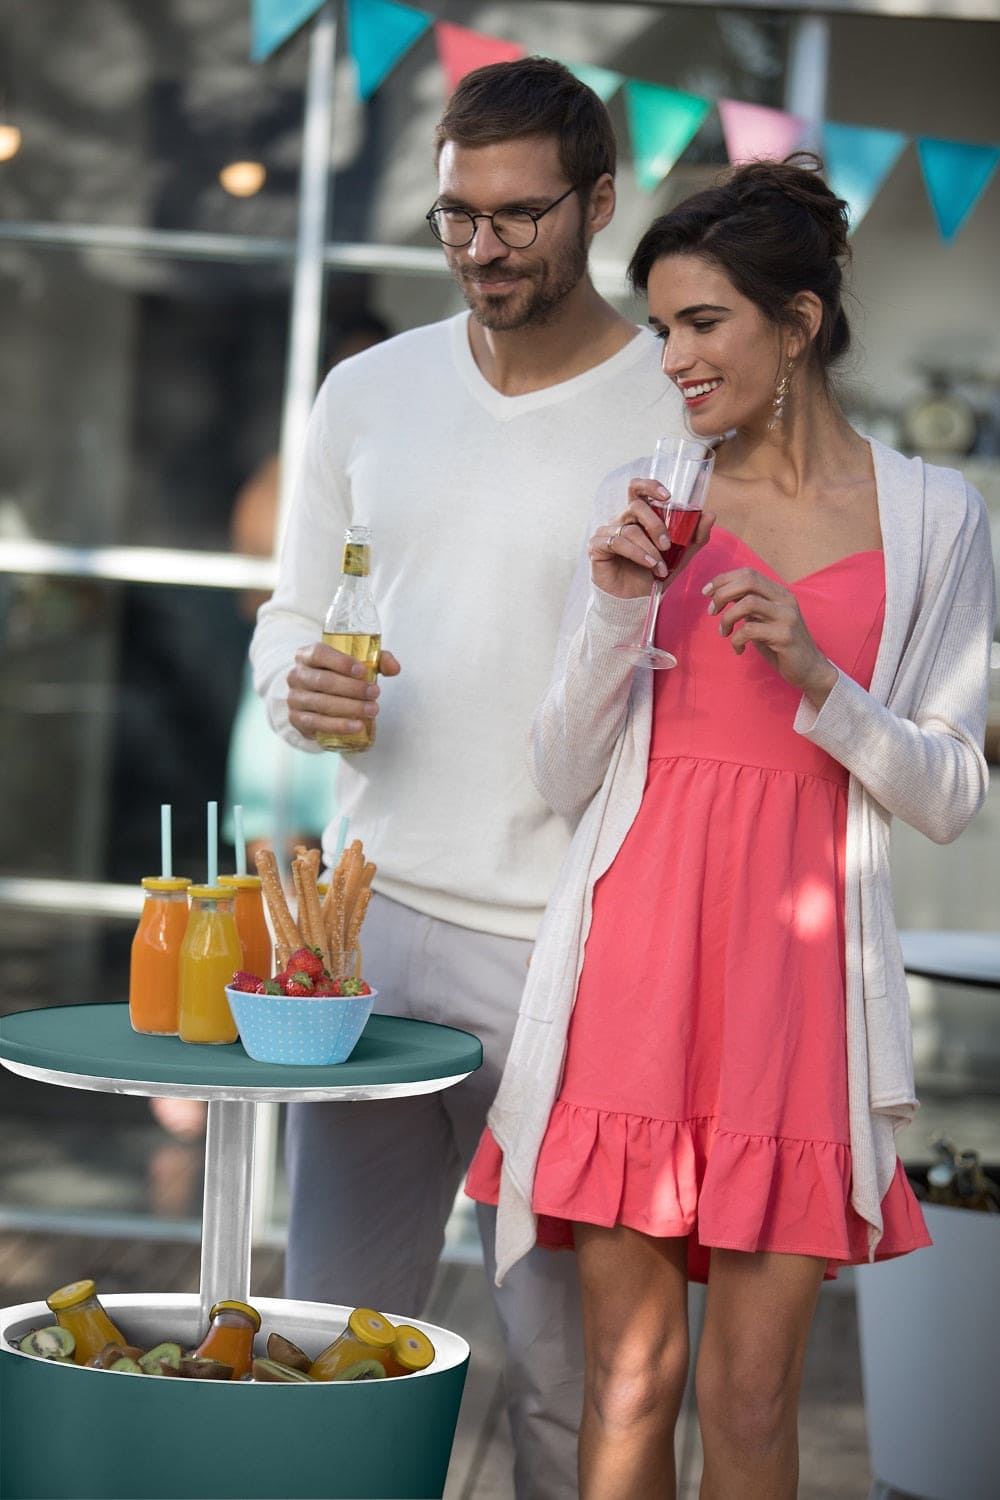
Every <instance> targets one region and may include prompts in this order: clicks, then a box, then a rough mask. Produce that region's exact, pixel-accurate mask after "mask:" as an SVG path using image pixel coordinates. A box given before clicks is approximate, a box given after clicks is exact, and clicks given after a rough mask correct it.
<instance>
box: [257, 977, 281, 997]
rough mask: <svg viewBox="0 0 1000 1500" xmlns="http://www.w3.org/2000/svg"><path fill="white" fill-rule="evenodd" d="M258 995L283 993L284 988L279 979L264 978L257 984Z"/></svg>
mask: <svg viewBox="0 0 1000 1500" xmlns="http://www.w3.org/2000/svg"><path fill="white" fill-rule="evenodd" d="M257 994H258V995H282V994H284V990H283V989H282V988H281V982H280V980H277V979H262V980H261V981H260V983H259V984H258V986H257Z"/></svg>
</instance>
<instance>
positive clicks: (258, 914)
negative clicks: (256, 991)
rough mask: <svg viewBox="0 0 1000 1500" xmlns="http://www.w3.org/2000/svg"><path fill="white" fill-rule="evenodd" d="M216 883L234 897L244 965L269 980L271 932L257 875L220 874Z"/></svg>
mask: <svg viewBox="0 0 1000 1500" xmlns="http://www.w3.org/2000/svg"><path fill="white" fill-rule="evenodd" d="M219 884H220V885H224V886H225V887H226V889H227V890H231V891H232V892H233V895H234V897H235V906H234V913H235V916H236V931H237V932H238V933H239V936H240V946H241V947H242V949H243V968H244V969H247V970H248V971H249V972H250V973H251V974H256V975H257V976H258V977H259V978H260V979H269V978H270V977H271V971H272V969H273V962H272V959H273V953H274V950H273V947H272V944H271V934H270V932H269V931H268V929H267V921H266V919H265V916H264V898H263V896H262V895H261V889H260V876H259V875H220V876H219Z"/></svg>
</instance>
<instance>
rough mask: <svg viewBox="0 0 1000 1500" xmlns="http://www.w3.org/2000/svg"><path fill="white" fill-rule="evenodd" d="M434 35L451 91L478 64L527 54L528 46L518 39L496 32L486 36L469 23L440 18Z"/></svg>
mask: <svg viewBox="0 0 1000 1500" xmlns="http://www.w3.org/2000/svg"><path fill="white" fill-rule="evenodd" d="M434 36H435V39H436V41H437V49H438V58H439V60H440V63H441V66H442V68H443V69H444V73H445V78H446V79H447V82H448V93H449V94H450V93H451V92H452V90H453V89H454V87H455V85H456V84H457V83H458V82H460V80H461V79H463V78H464V77H465V75H466V73H471V72H472V70H473V69H474V68H484V67H485V66H486V65H487V63H498V62H515V61H516V60H517V58H519V57H526V56H527V53H526V52H525V50H524V48H523V47H521V46H519V45H518V43H517V42H505V41H503V40H501V38H500V37H496V36H483V35H481V33H480V32H478V31H469V30H468V28H467V27H465V26H453V25H452V24H451V22H450V21H436V22H435V23H434Z"/></svg>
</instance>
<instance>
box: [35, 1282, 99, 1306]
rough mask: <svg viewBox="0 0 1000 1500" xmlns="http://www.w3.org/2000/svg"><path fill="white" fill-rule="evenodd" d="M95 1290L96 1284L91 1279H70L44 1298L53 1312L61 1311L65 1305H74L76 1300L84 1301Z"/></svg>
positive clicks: (91, 1295) (93, 1293) (92, 1294)
mask: <svg viewBox="0 0 1000 1500" xmlns="http://www.w3.org/2000/svg"><path fill="white" fill-rule="evenodd" d="M96 1291H97V1285H96V1283H95V1282H93V1281H71V1282H69V1283H68V1284H67V1285H66V1286H61V1287H59V1288H58V1289H57V1290H56V1291H54V1292H53V1293H52V1294H51V1296H49V1297H46V1299H45V1300H46V1302H47V1303H48V1304H49V1306H50V1307H51V1309H52V1311H53V1312H62V1311H64V1310H65V1309H66V1308H67V1307H75V1306H76V1304H77V1303H78V1302H86V1300H87V1298H88V1297H93V1296H94V1295H95V1293H96Z"/></svg>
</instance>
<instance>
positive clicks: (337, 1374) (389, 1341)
mask: <svg viewBox="0 0 1000 1500" xmlns="http://www.w3.org/2000/svg"><path fill="white" fill-rule="evenodd" d="M395 1338H396V1330H395V1328H394V1327H393V1325H392V1324H391V1323H390V1322H389V1319H388V1318H387V1317H386V1316H385V1315H384V1314H383V1313H380V1312H376V1311H375V1309H374V1308H373V1307H356V1308H355V1309H354V1311H353V1312H352V1313H351V1315H350V1317H349V1318H348V1320H347V1327H346V1328H345V1329H344V1331H343V1333H340V1334H338V1335H337V1337H336V1338H335V1339H334V1341H333V1343H332V1344H328V1345H327V1347H326V1348H325V1349H323V1350H321V1351H320V1353H319V1354H317V1356H316V1358H315V1359H314V1360H313V1362H312V1364H311V1365H310V1366H309V1375H310V1378H311V1379H313V1380H355V1379H366V1378H369V1377H370V1376H376V1377H378V1376H379V1375H384V1374H385V1373H386V1361H387V1359H388V1357H389V1352H390V1350H391V1349H392V1346H393V1343H394V1342H395Z"/></svg>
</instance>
